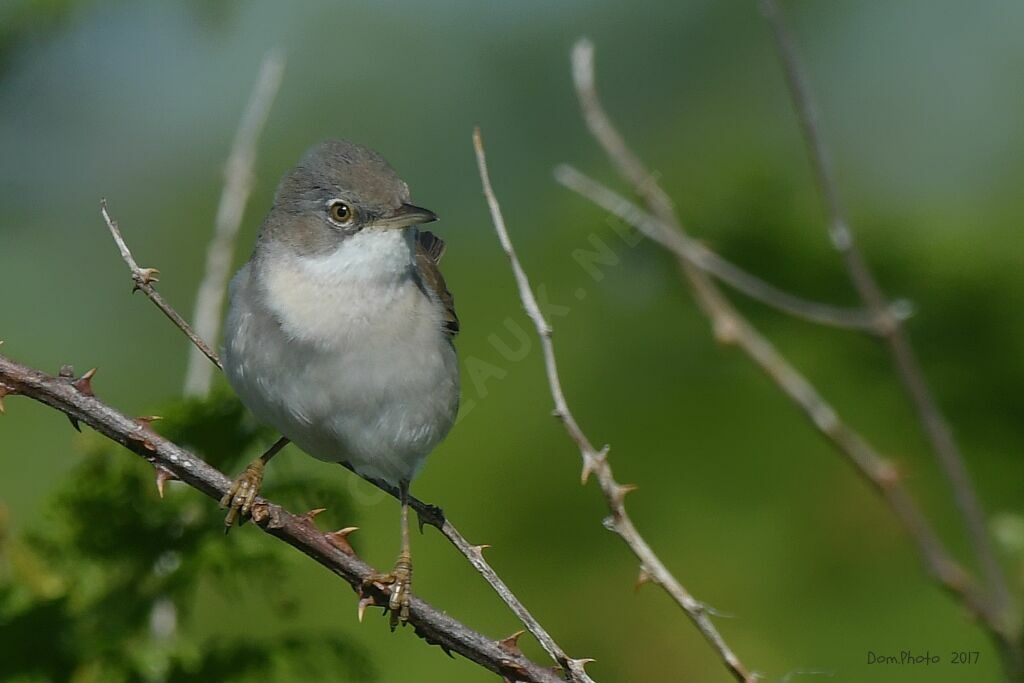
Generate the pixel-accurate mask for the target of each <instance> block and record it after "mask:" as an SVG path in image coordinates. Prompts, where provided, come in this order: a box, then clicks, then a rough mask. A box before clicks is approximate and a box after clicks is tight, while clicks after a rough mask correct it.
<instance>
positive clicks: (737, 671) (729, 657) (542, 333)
mask: <svg viewBox="0 0 1024 683" xmlns="http://www.w3.org/2000/svg"><path fill="white" fill-rule="evenodd" d="M473 145H474V148H475V149H476V157H477V166H478V169H479V172H480V180H481V182H482V184H483V191H484V196H485V197H486V199H487V205H488V207H489V208H490V211H491V220H492V222H493V223H494V229H495V231H496V232H497V234H498V240H499V241H500V242H501V246H502V249H503V250H504V251H505V255H506V256H508V259H509V262H510V264H511V266H512V273H513V275H514V276H515V280H516V285H517V287H518V288H519V297H520V299H521V300H522V302H523V307H524V308H525V309H526V313H527V315H528V316H529V317H530V320H531V321H532V322H533V324H534V326H535V327H536V329H537V334H538V336H539V337H540V342H541V348H542V350H543V353H544V366H545V370H546V373H547V378H548V384H549V386H550V389H551V397H552V399H553V400H554V402H555V416H556V417H558V418H559V419H560V420H561V421H562V424H563V425H564V426H565V430H566V432H568V434H569V436H570V438H572V440H573V441H574V442H575V443H576V446H577V447H578V448H579V451H580V455H581V457H582V458H583V472H582V479H583V482H584V483H585V482H586V481H587V479H588V478H589V475H590V474H593V475H594V476H595V478H596V479H597V482H598V484H599V485H600V487H601V491H602V493H604V497H605V502H606V503H607V504H608V509H609V510H610V511H611V514H610V515H609V516H608V517H607V518H605V520H604V525H605V527H606V528H608V529H609V530H610V531H613V532H615V533H616V534H618V535H619V536H620V537H621V538H622V540H623V541H625V542H626V545H628V546H629V548H630V550H632V551H633V554H634V555H636V557H637V559H638V560H639V561H640V572H641V575H642V576H644V577H646V578H647V579H648V580H650V581H653V582H654V583H657V584H658V585H660V586H661V587H662V588H664V589H665V591H666V592H667V593H668V594H669V595H670V596H671V597H672V599H673V600H675V601H676V602H677V603H678V604H679V606H680V607H682V608H683V610H684V611H685V612H686V614H687V616H689V617H690V619H691V620H692V621H693V623H694V625H696V627H697V628H698V630H700V632H701V634H703V636H704V638H705V639H706V640H707V641H708V643H709V644H710V645H711V646H712V647H713V648H714V649H715V651H716V652H717V653H718V655H719V657H721V659H722V661H723V662H724V663H725V666H726V668H728V670H729V671H730V672H731V673H732V675H733V676H734V677H735V678H736V680H738V681H743V682H744V683H752V682H753V681H756V680H757V676H756V675H755V674H753V673H750V672H749V671H748V670H747V668H746V667H745V666H744V665H743V663H742V662H741V661H740V659H739V657H737V656H736V654H735V653H733V651H732V649H731V648H730V647H729V645H728V644H727V643H726V642H725V639H724V638H722V636H721V634H720V633H719V632H718V629H717V628H715V625H714V624H713V623H712V622H711V619H710V617H709V610H708V609H707V607H706V606H705V605H704V604H702V603H701V602H699V601H697V600H696V599H695V598H694V597H693V596H692V595H690V593H689V592H688V591H687V590H686V589H685V588H684V587H683V586H682V584H680V583H679V581H678V580H676V578H675V577H674V576H673V575H672V573H671V572H669V570H668V569H667V568H666V567H665V565H664V564H663V563H662V561H661V560H660V559H659V558H658V556H657V555H656V554H655V552H654V550H652V549H651V547H650V546H649V545H648V544H647V542H646V541H645V540H644V539H643V537H642V536H641V535H640V532H639V531H637V529H636V527H635V526H634V525H633V522H632V520H631V519H630V517H629V515H628V513H627V512H626V507H625V504H624V499H625V496H626V494H627V493H629V492H630V491H632V490H633V488H634V487H632V486H630V485H624V484H620V483H619V482H617V481H616V480H615V477H614V475H613V473H612V468H611V465H610V464H609V463H608V458H607V454H608V447H607V446H605V447H604V448H601V449H597V448H595V447H594V445H593V444H592V443H591V442H590V440H589V439H588V438H587V436H586V434H584V432H583V430H582V429H581V428H580V426H579V424H578V423H577V422H576V419H575V418H574V417H573V414H572V412H571V411H570V410H569V406H568V403H567V402H566V400H565V394H564V392H563V391H562V385H561V380H560V379H559V376H558V364H557V361H556V360H555V351H554V345H553V344H552V341H551V332H552V330H551V326H550V325H549V324H548V322H547V320H545V319H544V315H543V314H542V313H541V310H540V306H539V305H538V303H537V299H536V297H535V296H534V294H533V290H532V289H531V287H530V281H529V279H528V278H527V276H526V272H525V271H524V270H523V267H522V265H521V264H520V263H519V259H518V257H517V256H516V253H515V249H514V248H513V246H512V241H511V239H510V238H509V235H508V230H507V229H506V227H505V220H504V218H503V217H502V214H501V207H500V206H499V204H498V199H497V197H496V196H495V194H494V189H493V188H492V187H491V179H490V175H489V174H488V171H487V159H486V156H485V153H484V147H483V140H482V138H481V136H480V130H479V129H476V130H475V131H474V132H473Z"/></svg>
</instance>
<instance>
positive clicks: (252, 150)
mask: <svg viewBox="0 0 1024 683" xmlns="http://www.w3.org/2000/svg"><path fill="white" fill-rule="evenodd" d="M283 73H284V53H282V52H281V51H280V50H271V51H270V52H269V53H267V56H266V57H264V58H263V64H262V65H261V66H260V73H259V77H258V78H257V79H256V86H255V87H254V88H253V91H252V95H251V96H250V97H249V103H248V105H247V106H246V108H245V113H244V114H243V115H242V120H241V122H240V123H239V125H238V130H237V131H236V132H235V141H234V144H232V146H231V154H230V156H229V157H228V161H227V164H226V165H225V166H224V189H223V191H222V192H221V195H220V204H219V205H218V207H217V219H216V223H215V227H214V233H213V239H211V240H210V244H209V246H208V247H207V249H206V270H205V271H204V273H203V280H202V282H201V283H200V284H199V290H198V292H197V294H196V305H195V311H194V313H193V318H192V320H193V323H192V324H193V327H194V328H195V331H196V335H197V336H199V337H200V338H202V339H209V340H210V342H211V343H214V344H216V342H217V336H218V334H219V332H220V322H221V315H222V313H221V312H222V307H223V302H224V292H225V290H226V289H227V285H228V275H229V274H230V272H231V259H232V257H233V256H234V253H235V238H236V237H237V236H238V228H239V226H240V225H241V224H242V216H243V215H244V213H245V205H246V202H248V200H249V194H250V193H251V191H252V182H253V166H254V165H255V163H256V144H257V142H258V141H259V137H260V132H261V131H262V130H263V125H264V124H265V123H266V121H267V115H268V114H269V113H270V107H271V105H272V104H273V103H274V97H275V96H276V95H277V90H278V88H279V87H280V85H281V78H282V75H283ZM212 381H213V368H211V367H210V366H209V365H207V363H206V362H205V361H204V360H203V357H202V354H201V353H200V351H199V350H198V349H195V348H194V349H192V350H191V351H190V353H189V357H188V367H187V368H186V370H185V395H186V396H205V395H206V394H207V393H209V391H210V384H211V383H212Z"/></svg>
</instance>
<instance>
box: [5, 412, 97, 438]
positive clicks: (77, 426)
mask: <svg viewBox="0 0 1024 683" xmlns="http://www.w3.org/2000/svg"><path fill="white" fill-rule="evenodd" d="M0 407H2V406H0ZM2 412H4V411H3V410H0V413H2ZM67 417H68V422H70V423H71V426H72V427H74V428H75V431H76V432H79V433H81V431H82V425H80V424H78V418H77V417H74V416H73V415H68V416H67Z"/></svg>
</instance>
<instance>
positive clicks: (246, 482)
mask: <svg viewBox="0 0 1024 683" xmlns="http://www.w3.org/2000/svg"><path fill="white" fill-rule="evenodd" d="M287 445H288V438H287V437H284V436H282V437H281V438H280V439H278V440H277V441H275V442H274V445H273V446H271V447H270V448H268V449H267V452H266V453H264V454H263V455H261V456H260V457H258V458H256V459H255V460H253V461H252V462H251V463H249V466H248V467H246V468H245V470H244V471H243V472H242V473H241V474H240V475H238V478H236V479H235V481H234V482H232V483H231V488H230V489H228V492H227V493H225V494H224V497H223V498H221V499H220V506H221V507H222V508H227V510H228V514H227V516H226V517H225V518H224V533H227V532H228V531H229V530H230V529H231V525H232V524H234V523H235V519H238V523H239V524H241V523H242V522H243V521H245V518H246V517H248V516H249V513H250V512H252V504H253V502H254V501H255V500H256V496H257V495H259V492H260V485H261V484H262V483H263V469H264V468H265V467H266V465H267V463H268V462H270V459H271V458H273V457H274V456H275V455H277V454H278V453H280V452H281V449H282V448H284V447H285V446H287Z"/></svg>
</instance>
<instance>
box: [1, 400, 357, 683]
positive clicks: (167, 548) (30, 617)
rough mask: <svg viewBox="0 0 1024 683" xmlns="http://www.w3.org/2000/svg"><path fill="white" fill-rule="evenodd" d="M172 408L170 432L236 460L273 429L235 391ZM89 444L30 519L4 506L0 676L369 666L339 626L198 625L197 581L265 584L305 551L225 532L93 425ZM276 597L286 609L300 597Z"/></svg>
mask: <svg viewBox="0 0 1024 683" xmlns="http://www.w3.org/2000/svg"><path fill="white" fill-rule="evenodd" d="M163 413H164V415H165V416H166V418H165V420H163V421H161V422H160V423H159V425H160V430H161V431H162V432H163V434H164V435H166V436H168V437H169V438H173V439H175V440H176V441H178V442H179V443H183V444H187V445H189V446H190V447H192V448H194V449H195V450H196V451H197V452H199V453H200V454H201V455H202V456H203V457H206V458H208V459H209V460H210V461H211V462H213V463H214V464H215V465H216V466H218V467H221V468H224V469H225V471H228V472H235V471H238V470H240V469H241V467H242V465H243V463H244V462H245V461H246V460H247V459H249V458H252V457H255V455H256V454H258V452H259V450H260V448H261V447H263V446H265V445H266V444H268V443H270V441H271V440H272V438H273V437H272V435H270V434H267V433H266V432H264V431H263V430H261V429H259V428H257V427H256V426H255V424H254V423H253V422H252V421H251V419H250V418H248V416H247V415H246V413H245V411H244V409H243V408H242V406H241V404H240V403H239V402H238V400H237V399H236V398H234V397H233V396H232V395H230V394H229V393H227V392H221V393H216V394H215V395H214V396H212V397H211V398H210V399H209V400H182V401H176V402H174V403H171V404H169V405H167V406H166V407H165V409H164V410H163ZM82 445H83V449H82V450H83V454H82V458H81V460H80V461H79V462H78V463H77V464H76V465H75V466H74V468H73V470H72V472H71V473H70V474H69V476H67V477H66V478H65V479H64V480H63V482H62V485H61V487H60V488H59V489H58V490H57V491H56V493H55V494H54V495H53V497H52V499H51V500H50V501H49V504H48V506H47V509H46V512H45V514H44V516H43V519H41V520H39V522H38V523H37V524H36V525H34V526H33V528H31V529H30V530H28V531H27V532H26V533H24V534H22V535H20V536H18V537H10V536H9V534H7V533H6V532H5V531H3V530H2V529H6V523H5V522H6V520H5V519H3V518H0V642H2V643H3V644H4V653H5V654H4V656H3V657H0V679H2V680H5V681H6V680H15V681H75V682H76V683H90V682H92V681H103V682H104V683H106V682H111V681H126V682H127V681H169V682H170V681H175V682H177V681H233V680H252V679H253V678H254V677H255V678H259V679H260V680H273V679H274V678H275V677H277V678H280V677H282V676H294V675H295V674H296V672H299V673H302V674H303V677H304V678H308V677H314V678H316V677H319V676H318V674H323V672H325V671H337V670H339V669H341V670H345V671H348V672H349V673H350V674H351V675H352V676H353V677H355V678H358V679H359V680H365V679H366V678H368V663H367V659H366V656H365V655H364V654H363V653H362V652H361V651H359V650H358V649H355V648H353V647H352V646H351V645H349V644H347V643H345V642H342V641H341V640H340V639H339V638H337V637H334V636H330V635H323V634H319V633H308V632H303V631H300V630H296V629H292V630H285V631H281V632H275V630H276V629H274V628H266V629H260V630H259V631H257V632H254V630H253V629H248V628H246V629H239V635H238V636H237V637H232V638H228V639H225V638H216V639H208V640H207V642H198V641H197V640H196V639H195V638H193V637H191V636H190V635H189V634H190V631H191V630H192V629H190V628H188V625H189V623H190V618H191V617H192V611H193V608H194V607H195V605H196V604H197V599H198V596H197V593H198V592H199V591H201V590H202V591H212V592H214V593H219V594H237V592H238V590H239V588H240V587H241V583H240V578H241V577H251V576H255V577H258V578H257V579H256V582H257V586H263V587H267V586H270V585H276V586H283V585H286V582H285V581H284V580H283V579H284V577H285V576H286V574H287V572H288V567H289V565H290V563H292V562H293V561H302V560H301V559H300V558H297V556H296V555H295V554H294V552H292V551H291V550H290V549H288V548H287V547H286V546H284V545H283V544H280V543H277V542H275V541H272V540H270V539H268V538H266V537H264V536H263V535H262V534H252V533H244V532H243V533H238V532H236V533H233V534H230V535H228V536H225V535H224V533H223V531H222V529H223V521H222V520H223V517H222V514H223V513H222V511H220V510H219V509H218V508H217V506H216V505H214V504H213V502H212V501H210V500H209V499H207V498H204V497H201V496H199V495H197V494H196V492H195V491H193V490H191V489H188V488H187V487H184V486H180V485H178V486H175V485H173V484H169V485H168V487H167V491H166V497H165V498H164V499H163V500H161V499H160V498H159V497H158V495H157V492H156V488H155V486H154V484H153V481H154V474H153V470H152V468H151V467H150V466H149V465H148V464H146V463H145V462H143V461H142V460H140V459H138V458H136V457H134V456H129V455H127V454H126V453H124V452H123V451H121V449H120V448H118V447H117V446H115V445H113V444H111V443H110V442H109V441H106V440H105V439H103V438H101V437H99V436H97V435H94V434H89V435H86V436H85V437H83V439H82ZM339 480H341V477H339ZM299 488H300V487H298V486H297V485H296V482H295V481H292V480H286V481H284V482H279V483H277V484H276V486H269V485H268V487H267V494H268V496H273V497H275V498H276V499H277V500H281V501H282V502H284V503H286V504H288V505H297V506H300V507H301V504H302V503H303V501H302V500H301V499H300V496H299V495H298V493H299ZM301 493H302V494H303V495H307V496H309V497H311V498H318V499H319V500H323V499H324V498H319V497H320V496H323V497H325V498H328V499H330V500H331V501H332V507H333V508H337V507H338V505H337V502H338V501H344V500H345V495H344V493H343V492H342V491H340V490H338V489H337V488H333V489H332V488H329V487H327V486H324V485H320V486H318V487H315V488H314V490H310V489H309V488H308V487H302V491H301ZM342 507H344V505H343V506H342ZM251 586H252V582H248V583H246V587H251ZM277 591H278V592H279V591H280V589H279V588H278V589H277ZM266 593H267V594H269V595H274V596H275V597H277V595H278V593H274V592H272V591H269V590H267V591H266ZM271 608H272V609H273V611H274V614H275V616H277V617H280V618H281V619H280V620H281V621H287V617H289V616H290V612H291V610H292V608H291V601H290V600H289V599H287V596H286V597H285V599H283V600H280V599H279V600H275V601H274V602H273V604H272V605H271ZM43 653H45V655H44V654H43ZM257 673H258V675H257Z"/></svg>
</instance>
